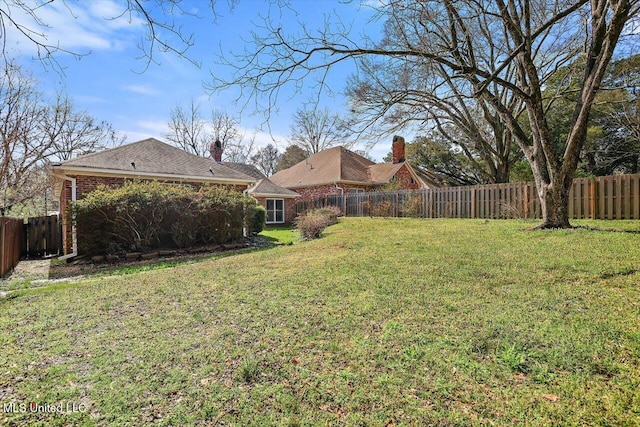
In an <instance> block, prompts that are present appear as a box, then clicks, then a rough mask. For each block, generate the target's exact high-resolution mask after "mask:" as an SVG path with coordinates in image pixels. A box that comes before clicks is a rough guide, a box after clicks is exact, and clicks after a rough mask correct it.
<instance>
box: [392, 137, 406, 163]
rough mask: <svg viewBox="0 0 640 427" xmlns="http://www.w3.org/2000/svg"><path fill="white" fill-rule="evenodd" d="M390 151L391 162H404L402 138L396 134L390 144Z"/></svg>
mask: <svg viewBox="0 0 640 427" xmlns="http://www.w3.org/2000/svg"><path fill="white" fill-rule="evenodd" d="M391 151H392V152H393V163H394V164H396V163H402V162H404V138H403V137H401V136H398V135H395V136H394V137H393V144H392V145H391Z"/></svg>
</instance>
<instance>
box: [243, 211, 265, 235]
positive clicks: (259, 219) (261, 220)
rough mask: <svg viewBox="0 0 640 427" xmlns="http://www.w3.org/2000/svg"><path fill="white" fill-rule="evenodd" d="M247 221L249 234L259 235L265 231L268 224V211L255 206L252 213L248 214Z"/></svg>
mask: <svg viewBox="0 0 640 427" xmlns="http://www.w3.org/2000/svg"><path fill="white" fill-rule="evenodd" d="M247 219H248V221H249V232H250V233H251V234H258V233H260V232H261V231H262V230H264V227H265V225H266V223H267V211H266V210H265V208H264V207H263V206H260V205H256V206H253V209H252V210H251V212H249V213H248V214H247Z"/></svg>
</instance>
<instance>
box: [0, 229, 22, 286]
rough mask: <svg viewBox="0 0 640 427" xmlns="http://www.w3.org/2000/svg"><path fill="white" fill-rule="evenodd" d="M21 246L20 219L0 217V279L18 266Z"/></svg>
mask: <svg viewBox="0 0 640 427" xmlns="http://www.w3.org/2000/svg"><path fill="white" fill-rule="evenodd" d="M23 246H24V233H23V231H22V219H21V218H7V217H0V277H2V276H4V275H5V273H7V272H8V271H9V270H11V269H12V268H13V267H15V266H16V264H18V261H20V255H21V252H22V249H23Z"/></svg>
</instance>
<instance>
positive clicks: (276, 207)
mask: <svg viewBox="0 0 640 427" xmlns="http://www.w3.org/2000/svg"><path fill="white" fill-rule="evenodd" d="M282 223H284V199H267V224H282Z"/></svg>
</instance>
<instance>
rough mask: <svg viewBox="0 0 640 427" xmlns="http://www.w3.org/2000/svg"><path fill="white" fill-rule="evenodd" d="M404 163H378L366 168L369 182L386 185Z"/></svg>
mask: <svg viewBox="0 0 640 427" xmlns="http://www.w3.org/2000/svg"><path fill="white" fill-rule="evenodd" d="M404 164H405V163H378V164H375V165H371V166H369V168H368V172H369V180H370V181H372V182H375V183H380V184H386V183H388V182H389V181H391V178H393V177H394V176H395V174H396V173H398V171H399V170H400V169H401V168H402V166H404Z"/></svg>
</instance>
